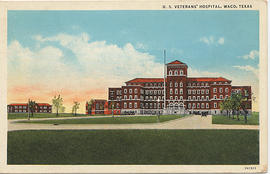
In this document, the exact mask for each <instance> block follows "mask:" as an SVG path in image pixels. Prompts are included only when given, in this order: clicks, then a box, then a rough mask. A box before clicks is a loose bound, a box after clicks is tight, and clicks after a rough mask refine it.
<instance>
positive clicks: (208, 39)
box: [200, 36, 225, 45]
mask: <svg viewBox="0 0 270 174" xmlns="http://www.w3.org/2000/svg"><path fill="white" fill-rule="evenodd" d="M200 42H203V43H205V44H207V45H223V44H224V42H225V39H224V37H220V38H215V37H214V36H209V37H206V36H204V37H201V38H200Z"/></svg>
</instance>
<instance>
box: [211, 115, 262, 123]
mask: <svg viewBox="0 0 270 174" xmlns="http://www.w3.org/2000/svg"><path fill="white" fill-rule="evenodd" d="M212 124H241V125H246V123H245V119H244V116H243V115H240V121H238V120H237V117H236V115H235V116H234V119H232V116H231V118H228V117H227V116H225V115H215V116H212ZM247 125H259V112H253V113H252V115H251V116H248V121H247Z"/></svg>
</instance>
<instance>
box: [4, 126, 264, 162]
mask: <svg viewBox="0 0 270 174" xmlns="http://www.w3.org/2000/svg"><path fill="white" fill-rule="evenodd" d="M7 157H8V158H7V161H8V164H59V165H61V164H180V165H181V164H182V165H189V164H190V165H191V164H193V165H199V164H216V165H222V164H227V165H229V164H234V165H248V164H259V131H257V130H72V131H71V130H47V131H38V130H36V131H33V130H32V131H31V130H28V131H14V132H8V156H7Z"/></svg>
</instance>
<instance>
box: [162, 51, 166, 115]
mask: <svg viewBox="0 0 270 174" xmlns="http://www.w3.org/2000/svg"><path fill="white" fill-rule="evenodd" d="M163 59H164V85H163V86H164V107H163V109H164V112H165V110H166V50H164V55H163Z"/></svg>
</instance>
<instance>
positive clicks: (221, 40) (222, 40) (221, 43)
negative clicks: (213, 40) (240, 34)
mask: <svg viewBox="0 0 270 174" xmlns="http://www.w3.org/2000/svg"><path fill="white" fill-rule="evenodd" d="M218 43H219V44H220V45H223V44H224V37H221V38H219V39H218Z"/></svg>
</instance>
